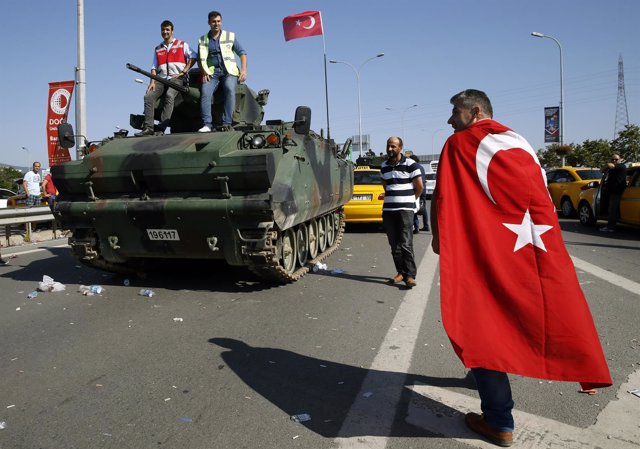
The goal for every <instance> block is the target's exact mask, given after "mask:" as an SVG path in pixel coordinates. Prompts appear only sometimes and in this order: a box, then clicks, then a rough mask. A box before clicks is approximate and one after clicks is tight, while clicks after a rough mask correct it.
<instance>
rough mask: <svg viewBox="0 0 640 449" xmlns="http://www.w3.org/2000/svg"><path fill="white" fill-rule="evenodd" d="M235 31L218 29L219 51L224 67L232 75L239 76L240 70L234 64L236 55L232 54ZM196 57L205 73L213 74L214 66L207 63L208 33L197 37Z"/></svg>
mask: <svg viewBox="0 0 640 449" xmlns="http://www.w3.org/2000/svg"><path fill="white" fill-rule="evenodd" d="M235 37H236V35H235V33H234V32H233V31H224V30H222V31H220V51H221V53H222V61H223V62H224V68H225V69H227V72H228V73H229V74H230V75H233V76H239V75H240V70H238V64H236V57H235V55H234V54H233V42H234V40H235ZM198 59H199V61H200V68H201V69H202V70H203V71H204V73H206V74H207V75H213V72H214V70H215V67H214V66H213V65H209V61H208V59H209V33H207V34H205V35H204V36H200V39H198Z"/></svg>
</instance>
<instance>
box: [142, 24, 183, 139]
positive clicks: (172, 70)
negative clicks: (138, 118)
mask: <svg viewBox="0 0 640 449" xmlns="http://www.w3.org/2000/svg"><path fill="white" fill-rule="evenodd" d="M160 34H162V42H160V44H159V45H158V46H157V47H156V48H155V51H154V53H153V65H152V67H151V74H152V75H158V76H160V77H162V78H166V79H172V80H175V81H178V82H180V81H182V79H183V78H184V77H185V76H186V75H187V73H188V72H189V69H190V68H191V66H192V65H193V63H194V62H195V54H193V53H192V51H191V49H190V48H189V44H187V43H186V42H184V41H181V40H178V39H175V38H174V37H173V23H171V22H170V21H169V20H165V21H164V22H162V23H161V24H160ZM165 90H166V93H165V97H164V107H163V108H162V115H161V116H160V124H159V126H158V128H159V130H160V131H161V132H164V130H165V129H166V128H167V126H169V121H170V120H171V114H172V113H173V105H174V102H175V98H176V95H178V91H177V90H175V89H171V88H170V87H165V85H164V84H162V83H156V81H155V80H154V79H152V80H151V81H149V87H147V93H146V94H145V96H144V128H143V129H142V131H140V132H139V133H136V136H138V137H140V136H150V135H153V134H154V125H153V122H154V107H155V104H156V100H157V99H158V98H160V96H161V95H162V94H163V93H164V92H165Z"/></svg>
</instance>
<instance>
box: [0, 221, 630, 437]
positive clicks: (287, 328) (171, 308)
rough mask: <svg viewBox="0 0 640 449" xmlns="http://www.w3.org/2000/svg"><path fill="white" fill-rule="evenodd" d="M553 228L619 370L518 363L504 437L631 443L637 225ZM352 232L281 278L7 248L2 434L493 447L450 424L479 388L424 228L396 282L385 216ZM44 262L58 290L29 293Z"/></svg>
mask: <svg viewBox="0 0 640 449" xmlns="http://www.w3.org/2000/svg"><path fill="white" fill-rule="evenodd" d="M562 226H563V229H564V237H565V241H566V244H567V248H568V250H569V252H570V254H571V255H572V256H573V257H574V263H575V264H576V267H577V271H578V276H579V279H580V282H581V284H582V287H583V289H584V291H585V293H586V296H587V298H588V301H589V304H590V306H591V310H592V313H593V316H594V319H595V321H596V326H597V327H598V331H599V334H600V336H601V339H602V344H603V347H604V350H605V353H606V356H607V360H608V362H609V366H610V369H611V373H612V376H613V379H614V382H615V385H614V387H612V388H608V389H603V390H601V391H600V392H599V394H598V395H595V396H587V395H584V394H579V393H578V391H577V390H578V389H579V387H578V385H577V384H568V383H562V382H547V381H540V380H537V379H528V378H523V377H519V376H513V377H512V387H513V391H514V398H515V401H516V410H517V415H516V420H517V422H516V424H517V426H518V430H517V433H516V439H517V442H516V445H515V446H514V447H531V448H534V447H535V448H539V447H581V448H589V447H594V448H595V447H611V448H621V447H636V448H639V447H640V443H639V442H640V428H639V426H638V419H637V417H638V408H639V407H640V397H636V396H634V395H632V394H630V393H628V392H627V391H628V390H629V389H631V387H633V388H640V375H639V374H638V368H639V367H640V343H639V338H640V336H639V334H640V332H639V331H638V322H640V257H638V255H639V254H640V252H639V251H640V231H638V230H633V229H629V228H627V229H624V230H623V231H621V232H619V233H617V234H604V235H602V234H600V233H598V232H597V230H585V228H582V227H580V225H579V224H578V223H577V222H575V221H570V220H569V221H562ZM347 231H348V232H347V234H346V236H345V239H344V242H343V244H342V246H341V247H340V249H339V250H338V251H337V252H336V253H334V254H333V255H332V256H331V257H330V258H329V259H328V260H327V261H326V262H327V265H328V270H327V271H324V272H318V273H309V274H307V275H306V276H305V277H304V278H302V280H300V281H299V282H297V283H295V284H290V285H287V286H281V287H273V286H270V285H268V284H264V283H262V282H261V281H260V280H259V279H257V278H256V277H254V276H253V275H251V274H250V273H249V272H247V271H245V270H243V269H237V268H229V267H227V266H225V265H221V264H216V265H205V264H197V263H189V264H186V263H180V264H177V265H176V266H175V267H171V268H166V269H163V270H161V271H158V272H154V273H149V274H148V276H147V277H146V278H145V279H140V278H130V279H129V281H130V285H128V286H125V285H124V283H125V282H124V281H125V279H124V278H123V277H122V276H119V275H112V274H105V273H102V272H99V271H96V270H93V269H90V268H86V267H84V266H80V265H78V263H77V262H76V261H75V259H74V258H73V257H72V255H71V254H70V251H69V249H68V247H67V246H66V244H65V243H66V242H65V241H64V240H57V241H51V242H47V243H41V244H38V245H29V246H22V247H19V248H11V249H10V250H7V249H4V250H3V256H5V257H7V256H9V257H10V259H9V260H10V263H11V265H10V266H9V267H1V268H0V290H1V291H2V300H0V342H1V344H0V422H4V429H2V430H0V448H1V449H35V448H42V449H72V448H77V449H89V448H91V449H93V448H118V449H129V448H130V449H140V448H189V449H209V448H230V449H235V448H274V449H275V448H282V447H291V448H336V447H338V448H346V447H363V448H364V447H366V448H385V447H386V448H391V449H396V448H397V449H400V448H402V449H408V448H453V449H457V448H469V447H492V446H490V445H488V443H485V442H483V441H481V440H479V439H477V438H476V436H474V435H473V434H471V433H469V432H468V431H467V430H466V429H465V428H464V425H463V424H462V414H463V413H464V412H465V411H466V410H469V409H473V410H477V409H478V403H479V402H478V399H477V395H476V393H475V390H474V389H473V381H472V380H471V379H470V378H469V376H468V373H467V371H466V370H465V369H464V367H463V366H462V365H461V363H460V362H459V360H458V359H457V357H456V356H455V354H454V353H453V351H452V349H451V347H450V345H449V342H448V340H447V338H446V335H445V333H444V331H443V329H442V325H441V322H440V310H439V301H438V294H439V291H438V276H437V257H436V256H435V255H433V253H432V252H431V251H430V250H429V249H428V244H429V242H430V240H431V235H430V234H427V233H421V234H419V235H417V236H415V245H416V253H417V256H418V257H417V258H418V261H419V265H420V268H419V274H418V279H417V280H418V283H419V285H418V287H417V288H415V289H413V290H411V291H407V290H404V289H401V288H396V287H390V286H387V285H385V281H386V279H387V278H388V277H389V276H391V275H393V274H394V271H393V266H392V262H391V259H390V256H389V250H388V245H387V243H386V239H385V236H384V234H383V233H382V232H381V230H380V229H378V228H377V227H375V226H374V227H371V226H366V227H358V226H349V228H348V230H347ZM12 256H15V257H12ZM11 257H12V258H11ZM567 270H571V267H567ZM43 275H48V276H50V277H52V278H53V279H54V280H55V281H58V282H61V283H62V284H64V285H65V286H66V290H65V291H63V292H58V293H42V292H41V293H39V295H38V296H37V297H36V298H34V299H27V295H28V294H29V292H31V291H32V290H35V289H36V288H37V286H38V282H39V281H41V280H42V276H43ZM80 284H84V285H90V284H99V285H101V286H103V287H104V288H105V291H104V292H103V293H102V294H101V295H98V296H82V295H81V294H80V293H78V292H77V289H78V286H79V285H80ZM141 288H151V289H153V290H154V292H155V293H156V295H155V296H153V297H151V298H146V297H142V296H139V295H138V291H139V290H140V289H141ZM300 414H308V415H309V416H310V417H311V419H310V420H309V421H305V422H295V421H294V420H292V419H291V417H292V416H293V415H300ZM629 416H630V417H631V418H632V419H631V420H629ZM303 419H304V418H303ZM0 427H1V426H0Z"/></svg>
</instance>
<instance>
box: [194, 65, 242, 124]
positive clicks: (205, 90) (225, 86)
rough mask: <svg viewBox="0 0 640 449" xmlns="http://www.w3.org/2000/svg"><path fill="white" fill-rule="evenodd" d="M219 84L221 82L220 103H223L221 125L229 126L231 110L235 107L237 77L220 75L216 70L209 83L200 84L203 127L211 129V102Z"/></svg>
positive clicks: (231, 116) (231, 115)
mask: <svg viewBox="0 0 640 449" xmlns="http://www.w3.org/2000/svg"><path fill="white" fill-rule="evenodd" d="M220 82H222V98H223V100H222V101H224V112H223V113H222V124H223V125H227V126H231V119H232V118H233V110H234V109H235V107H236V85H237V84H238V77H237V76H233V75H229V74H222V73H220V71H219V70H216V71H215V72H214V74H213V76H211V77H210V79H209V81H208V82H206V83H203V84H202V88H201V90H200V114H201V117H202V121H203V123H204V125H205V126H208V127H209V128H212V127H213V116H212V115H211V100H212V99H213V94H214V92H215V91H216V89H217V88H218V84H220Z"/></svg>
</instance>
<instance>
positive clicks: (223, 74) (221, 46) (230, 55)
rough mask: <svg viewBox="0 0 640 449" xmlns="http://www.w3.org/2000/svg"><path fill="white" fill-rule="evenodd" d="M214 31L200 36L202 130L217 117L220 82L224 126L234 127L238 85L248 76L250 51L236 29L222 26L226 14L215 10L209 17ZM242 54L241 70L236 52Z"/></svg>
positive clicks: (210, 126)
mask: <svg viewBox="0 0 640 449" xmlns="http://www.w3.org/2000/svg"><path fill="white" fill-rule="evenodd" d="M208 21H209V27H211V30H210V31H209V32H208V33H207V34H205V35H203V36H200V39H198V62H199V64H200V68H201V69H202V88H201V92H200V113H201V116H202V122H203V124H204V126H203V127H202V128H200V129H199V130H198V131H199V132H201V133H205V132H211V131H212V129H213V116H212V114H211V103H212V101H211V100H212V99H213V94H214V92H215V91H216V89H217V87H218V84H220V83H222V90H223V98H224V100H223V101H224V110H223V114H222V125H223V127H231V125H232V117H233V110H234V109H235V107H236V85H237V84H238V83H243V82H244V81H245V80H246V79H247V52H246V51H245V50H244V48H243V47H242V45H240V43H239V42H238V40H237V39H236V35H235V33H234V32H232V31H226V30H223V29H222V14H220V13H219V12H218V11H211V12H210V13H209V16H208ZM234 53H235V54H236V55H238V56H239V57H240V69H238V64H237V63H236V58H235V55H234Z"/></svg>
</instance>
